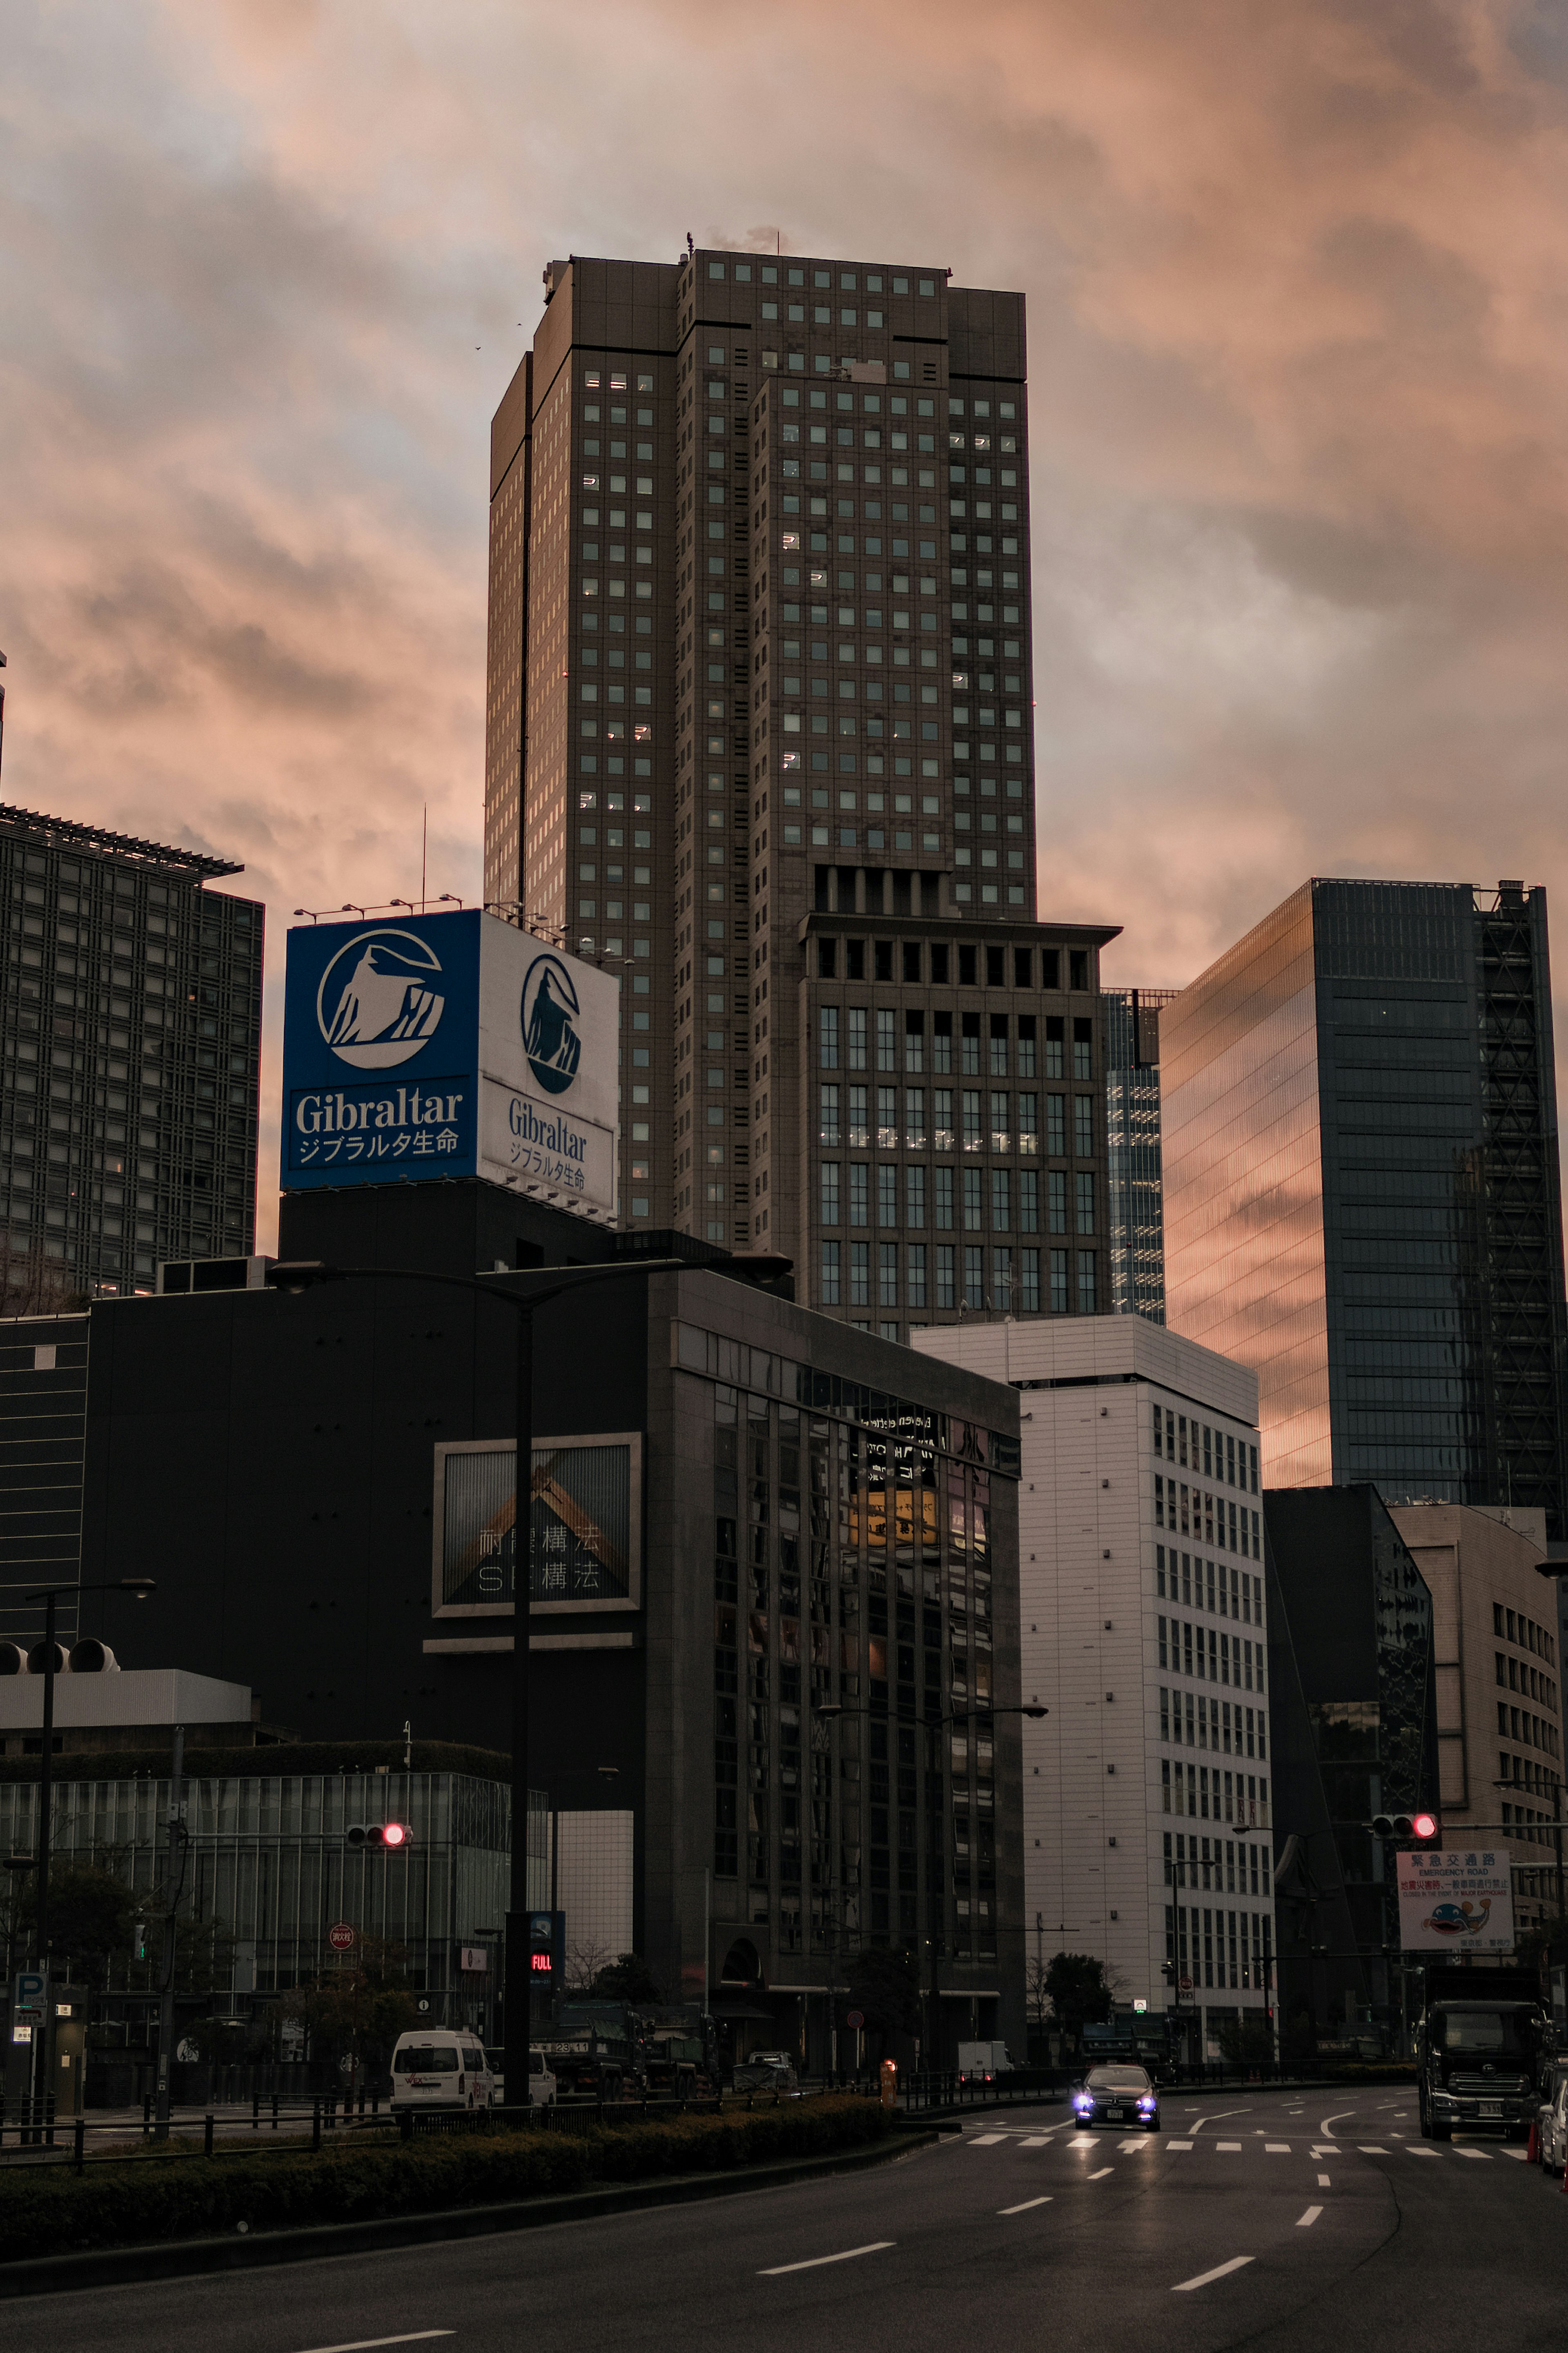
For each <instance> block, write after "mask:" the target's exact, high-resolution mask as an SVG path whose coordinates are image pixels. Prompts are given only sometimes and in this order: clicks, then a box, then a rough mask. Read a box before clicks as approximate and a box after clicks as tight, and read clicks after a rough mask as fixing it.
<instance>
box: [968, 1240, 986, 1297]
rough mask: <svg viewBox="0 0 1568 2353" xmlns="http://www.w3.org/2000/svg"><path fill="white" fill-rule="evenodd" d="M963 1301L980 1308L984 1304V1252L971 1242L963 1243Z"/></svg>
mask: <svg viewBox="0 0 1568 2353" xmlns="http://www.w3.org/2000/svg"><path fill="white" fill-rule="evenodd" d="M963 1303H964V1305H965V1306H966V1307H980V1308H983V1307H984V1304H985V1252H984V1250H981V1249H980V1248H979V1247H978V1246H977V1245H975V1244H973V1243H966V1244H965V1245H964V1251H963Z"/></svg>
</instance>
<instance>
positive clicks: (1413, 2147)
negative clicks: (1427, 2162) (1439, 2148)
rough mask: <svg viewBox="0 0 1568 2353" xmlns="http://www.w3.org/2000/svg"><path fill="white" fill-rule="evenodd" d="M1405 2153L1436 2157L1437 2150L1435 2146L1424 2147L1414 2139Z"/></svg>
mask: <svg viewBox="0 0 1568 2353" xmlns="http://www.w3.org/2000/svg"><path fill="white" fill-rule="evenodd" d="M1436 2154H1437V2152H1436V2149H1435V2148H1423V2147H1421V2146H1420V2144H1419V2143H1418V2142H1416V2141H1412V2142H1411V2144H1410V2146H1409V2147H1408V2148H1407V2149H1406V2150H1405V2156H1406V2157H1436Z"/></svg>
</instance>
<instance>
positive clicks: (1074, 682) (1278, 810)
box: [0, 0, 1568, 1242]
mask: <svg viewBox="0 0 1568 2353" xmlns="http://www.w3.org/2000/svg"><path fill="white" fill-rule="evenodd" d="M1565 216H1568V14H1565V13H1564V11H1563V8H1562V7H1561V6H1560V5H1559V6H1557V7H1547V6H1544V5H1506V0H1490V5H1487V0H1476V5H1429V0H1374V5H1367V0H1353V5H1352V0H1345V5H1332V4H1331V0H1310V5H1308V4H1307V0H1274V5H1268V6H1259V5H1257V0H1245V5H1244V0H1183V5H1179V6H1178V5H1172V0H1076V5H1073V0H1028V5H1016V6H1014V5H995V0H971V5H968V6H966V7H964V8H963V9H955V8H953V7H952V6H943V7H938V6H936V5H932V0H899V4H898V5H883V0H858V5H855V0H837V5H831V6H829V5H806V4H805V0H774V5H769V6H767V7H761V6H745V5H732V0H731V5H703V0H689V5H661V0H637V5H621V0H584V4H583V5H578V6H576V7H573V8H559V7H544V6H536V5H529V4H528V0H507V5H501V0H418V5H415V0H373V5H365V0H353V5H349V0H319V5H318V0H254V5H252V0H166V5H155V0H13V5H12V6H11V7H10V8H9V9H8V10H7V11H6V13H5V47H4V52H3V57H0V251H3V255H4V269H5V280H4V288H3V293H0V418H3V425H4V434H3V440H0V453H3V456H0V463H3V469H4V472H3V479H4V505H3V509H0V648H3V649H4V650H5V654H6V656H7V658H8V663H9V667H8V669H7V670H6V672H5V683H6V686H7V702H6V716H7V722H8V724H7V727H6V731H5V769H4V778H3V784H0V792H3V796H4V798H5V800H7V801H9V802H13V803H20V804H22V805H23V806H25V807H32V808H37V809H46V810H48V811H50V812H52V813H54V814H57V815H60V816H68V817H80V818H90V819H93V820H95V821H98V822H101V823H104V824H107V825H110V826H114V827H118V828H123V829H125V830H127V831H131V832H134V833H139V834H144V835H152V836H154V837H156V838H158V839H165V840H173V841H180V842H185V843H193V844H197V845H200V846H202V847H205V848H210V849H216V850H220V851H223V852H225V853H226V854H229V855H232V856H234V857H236V858H237V859H243V860H244V861H245V866H246V872H245V875H244V877H243V878H241V879H240V880H239V881H238V882H237V884H236V886H235V887H237V889H239V890H241V891H244V892H249V893H252V894H254V895H256V896H258V897H263V898H265V899H266V901H267V902H268V926H269V951H270V952H269V959H268V962H269V975H270V977H269V986H268V1020H267V1028H266V1064H265V1069H264V1080H263V1093H264V1106H265V1110H266V1113H267V1119H266V1126H265V1132H264V1144H263V1159H262V1170H261V1182H260V1213H261V1214H260V1234H261V1239H262V1240H263V1241H264V1242H265V1241H266V1240H269V1238H270V1234H271V1230H272V1226H273V1220H274V1214H275V1192H276V1175H277V1157H276V1151H277V1147H276V1095H277V1071H278V1050H279V1044H280V1029H281V1008H280V984H281V971H282V951H283V937H284V932H285V929H286V927H287V924H288V922H289V918H290V915H291V913H292V911H293V910H294V909H295V908H296V907H300V906H307V907H315V908H322V907H331V906H337V905H341V904H342V902H344V901H345V900H353V901H356V902H362V903H367V902H384V901H386V900H387V899H389V898H391V897H392V896H394V895H395V894H396V895H398V896H406V895H408V893H409V892H410V891H411V890H414V891H417V887H418V880H419V845H420V827H421V818H422V812H423V810H424V809H425V807H426V805H428V810H429V832H430V864H429V871H430V877H431V885H430V887H431V889H432V891H442V890H450V891H455V892H461V893H462V894H463V895H464V896H465V897H467V898H468V899H469V900H472V899H473V898H474V897H475V896H477V894H478V890H479V850H480V831H481V815H482V807H481V800H482V774H483V765H482V737H483V712H484V628H485V548H486V521H487V518H486V484H487V475H486V466H487V449H488V433H489V417H490V414H491V411H492V410H493V408H494V407H495V405H496V403H497V401H498V399H499V397H500V394H501V392H502V391H503V389H504V388H505V385H506V384H507V382H508V380H509V378H510V375H511V374H512V371H513V368H514V367H515V365H516V364H517V361H518V359H519V357H520V355H521V353H522V351H523V349H524V348H525V346H526V344H527V343H528V342H529V340H530V339H531V334H532V332H533V330H534V327H535V325H536V323H537V321H538V318H539V315H540V293H541V289H540V271H541V269H542V266H543V264H544V263H545V262H546V261H547V260H549V259H551V257H552V255H557V254H559V255H566V254H571V253H574V252H578V253H597V254H619V255H637V256H647V257H651V258H655V259H670V260H673V259H675V257H676V255H677V253H678V252H679V249H680V248H681V247H682V246H683V244H684V240H685V236H686V232H687V231H688V229H689V230H690V231H691V233H692V234H693V236H694V237H696V239H697V241H698V242H699V244H742V243H745V242H747V241H748V239H750V240H751V241H752V242H756V243H761V242H763V240H764V238H765V241H766V242H767V243H768V245H769V246H770V248H771V246H772V243H773V235H774V233H775V231H776V232H778V233H779V234H780V235H781V236H782V238H783V242H784V248H785V249H786V250H793V251H797V252H806V253H812V254H818V255H825V256H840V255H842V256H845V257H858V258H864V259H892V260H899V261H904V262H921V263H929V264H931V265H932V266H934V267H939V268H950V269H952V274H953V277H954V280H956V281H958V282H960V283H966V284H970V285H983V286H984V285H996V286H1005V287H1022V288H1023V289H1024V290H1026V294H1027V296H1028V301H1029V333H1030V399H1031V414H1032V419H1033V435H1034V477H1033V497H1034V565H1035V587H1036V617H1037V621H1036V626H1037V649H1036V650H1037V689H1036V691H1037V711H1036V727H1037V763H1038V794H1039V802H1040V842H1041V868H1040V878H1039V879H1040V904H1041V911H1042V913H1047V914H1050V915H1060V916H1068V917H1075V918H1091V917H1092V918H1095V919H1101V920H1105V921H1109V922H1115V923H1121V924H1122V925H1124V926H1125V931H1124V934H1123V937H1122V939H1121V941H1120V942H1118V944H1117V945H1116V947H1115V948H1114V949H1113V950H1112V952H1111V955H1110V960H1109V963H1108V967H1107V968H1108V972H1109V975H1110V977H1111V978H1113V979H1116V980H1123V981H1142V982H1145V983H1149V984H1157V985H1163V986H1169V985H1173V984H1176V983H1180V982H1182V981H1184V980H1186V979H1187V978H1189V977H1190V976H1192V975H1193V974H1194V973H1195V972H1197V971H1198V970H1200V969H1201V968H1202V967H1203V965H1205V963H1206V962H1207V961H1208V960H1209V959H1210V958H1211V957H1212V956H1213V955H1215V953H1216V952H1217V951H1218V950H1219V949H1221V948H1223V947H1224V946H1226V944H1228V943H1229V942H1230V941H1231V940H1233V939H1234V938H1235V937H1236V936H1237V934H1239V933H1240V932H1242V931H1244V930H1245V929H1246V928H1247V926H1248V925H1249V924H1250V923H1253V922H1254V921H1256V919H1257V918H1258V916H1260V915H1261V914H1263V913H1266V912H1267V911H1268V908H1270V907H1271V906H1272V905H1274V904H1275V903H1276V902H1278V901H1279V899H1281V898H1282V897H1284V895H1285V894H1286V893H1287V892H1289V891H1290V890H1292V889H1293V888H1294V887H1295V886H1296V885H1297V884H1298V883H1299V882H1300V881H1301V880H1302V879H1303V878H1304V877H1305V876H1307V875H1308V874H1311V873H1329V874H1333V873H1337V874H1362V875H1393V876H1401V877H1411V878H1430V879H1436V880H1448V881H1475V882H1477V883H1482V884H1486V883H1493V882H1495V881H1497V879H1498V877H1499V875H1500V874H1508V875H1521V876H1523V877H1524V878H1526V879H1527V880H1528V881H1532V882H1544V883H1546V884H1547V885H1548V887H1549V888H1550V889H1551V890H1552V892H1556V891H1557V890H1558V886H1559V885H1560V883H1562V882H1564V881H1568V866H1565V847H1568V807H1565V800H1564V794H1563V768H1564V762H1565V759H1568V633H1565V621H1568V593H1565V589H1568V530H1565V525H1568V484H1565V476H1564V454H1563V452H1564V419H1565V417H1568V236H1565V228H1564V223H1565ZM1558 916H1559V933H1560V936H1559V941H1558V951H1559V953H1558V985H1559V991H1560V995H1561V992H1562V991H1563V988H1564V987H1565V986H1568V932H1564V931H1563V928H1562V927H1563V924H1565V923H1568V898H1564V899H1562V900H1560V902H1559V904H1558ZM1558 1019H1559V1034H1560V1036H1563V1037H1568V1007H1565V1006H1564V1005H1563V1003H1562V1002H1560V1005H1559V1013H1558Z"/></svg>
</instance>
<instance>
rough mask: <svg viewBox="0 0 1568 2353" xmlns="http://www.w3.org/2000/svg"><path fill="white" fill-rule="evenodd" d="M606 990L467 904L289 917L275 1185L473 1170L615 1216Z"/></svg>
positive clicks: (396, 1179) (597, 979) (614, 1098)
mask: <svg viewBox="0 0 1568 2353" xmlns="http://www.w3.org/2000/svg"><path fill="white" fill-rule="evenodd" d="M619 996H620V984H619V982H618V981H617V980H616V979H615V978H614V977H613V976H610V975H608V974H605V973H602V972H600V971H599V970H598V969H597V968H596V966H595V965H589V964H584V962H583V961H582V960H581V958H579V957H577V956H569V955H563V954H562V953H561V952H560V951H559V950H558V949H555V948H552V947H551V946H550V945H549V944H547V943H546V942H544V941H542V940H538V939H535V938H534V937H533V936H532V935H531V934H530V933H527V932H520V931H518V930H517V929H516V928H515V927H514V926H513V925H512V924H510V923H499V922H497V921H496V920H495V918H494V917H493V916H489V915H486V914H483V913H480V912H479V910H478V909H477V908H466V909H461V910H459V911H458V912H457V913H444V914H439V915H428V914H425V915H405V916H402V917H400V919H399V920H397V921H396V922H387V921H384V920H383V919H380V918H377V919H375V920H371V919H367V918H360V919H358V920H356V921H355V922H353V923H317V924H312V925H309V926H306V925H300V926H298V927H296V928H295V929H294V930H292V931H290V933H289V967H288V980H287V986H286V991H285V1008H284V1031H283V1114H284V1116H283V1149H282V1167H281V1171H280V1179H281V1183H282V1186H283V1188H284V1189H285V1190H286V1191H292V1190H295V1189H298V1188H302V1187H316V1186H335V1185H385V1184H397V1183H407V1182H409V1181H411V1180H418V1179H429V1178H432V1177H441V1176H486V1177H489V1179H491V1181H492V1182H494V1183H497V1184H504V1185H509V1186H511V1187H515V1188H516V1189H517V1190H518V1191H520V1192H526V1193H530V1194H532V1195H535V1196H536V1197H538V1198H542V1199H545V1200H549V1201H552V1202H553V1203H554V1204H556V1205H557V1206H559V1207H562V1208H575V1209H579V1210H581V1211H583V1212H584V1214H586V1215H588V1216H591V1217H597V1218H604V1219H613V1218H614V1216H615V1214H616V1157H617V1155H616V1127H617V1119H618V1109H617V1106H618V1100H619V1077H618V1069H617V1046H618V1034H617V1033H618V1021H619Z"/></svg>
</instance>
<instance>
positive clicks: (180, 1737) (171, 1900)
mask: <svg viewBox="0 0 1568 2353" xmlns="http://www.w3.org/2000/svg"><path fill="white" fill-rule="evenodd" d="M184 1781H185V1727H184V1725H183V1724H176V1725H175V1726H174V1766H173V1769H172V1771H171V1773H170V1776H169V1822H168V1841H167V1844H166V1845H165V1847H164V1850H163V1968H162V1970H161V1973H160V1976H159V1980H158V1990H159V2002H158V2090H157V2137H158V2138H159V2139H160V2140H167V2139H168V2137H169V2063H170V2061H171V2060H172V2058H173V2057H174V1939H175V1933H176V1932H175V1926H174V1910H175V1906H176V1905H177V1904H178V1902H179V1899H180V1891H181V1888H182V1887H183V1886H184V1878H185V1837H186V1833H185V1797H184Z"/></svg>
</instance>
